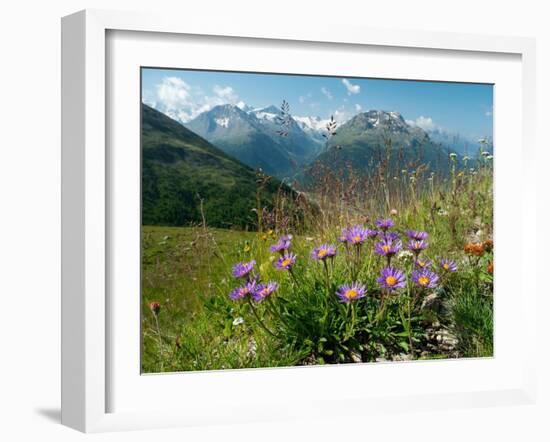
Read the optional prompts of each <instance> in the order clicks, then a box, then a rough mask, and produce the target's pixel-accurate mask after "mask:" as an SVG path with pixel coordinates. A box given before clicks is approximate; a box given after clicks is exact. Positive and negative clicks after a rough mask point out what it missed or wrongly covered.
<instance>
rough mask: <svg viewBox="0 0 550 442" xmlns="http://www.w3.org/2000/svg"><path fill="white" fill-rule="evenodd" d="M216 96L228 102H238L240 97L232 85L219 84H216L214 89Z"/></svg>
mask: <svg viewBox="0 0 550 442" xmlns="http://www.w3.org/2000/svg"><path fill="white" fill-rule="evenodd" d="M212 90H213V91H214V94H215V95H216V97H218V98H220V99H222V100H224V101H225V102H226V103H231V104H235V103H237V102H238V100H239V97H238V96H237V94H236V93H235V91H234V90H233V88H232V87H231V86H225V87H224V86H218V85H215V86H214V87H213V89H212Z"/></svg>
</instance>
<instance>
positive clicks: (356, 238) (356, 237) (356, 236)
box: [352, 235, 361, 242]
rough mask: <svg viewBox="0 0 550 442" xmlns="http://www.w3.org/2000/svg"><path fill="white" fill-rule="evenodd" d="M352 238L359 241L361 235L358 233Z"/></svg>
mask: <svg viewBox="0 0 550 442" xmlns="http://www.w3.org/2000/svg"><path fill="white" fill-rule="evenodd" d="M352 239H353V242H359V241H361V237H360V236H359V235H355V236H354V237H353V238H352Z"/></svg>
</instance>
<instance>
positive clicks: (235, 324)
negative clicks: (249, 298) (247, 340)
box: [233, 316, 244, 327]
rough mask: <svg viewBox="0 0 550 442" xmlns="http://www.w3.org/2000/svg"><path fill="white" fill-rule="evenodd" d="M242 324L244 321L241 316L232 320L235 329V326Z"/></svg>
mask: <svg viewBox="0 0 550 442" xmlns="http://www.w3.org/2000/svg"><path fill="white" fill-rule="evenodd" d="M243 322H244V319H243V317H242V316H239V317H238V318H235V319H233V325H234V326H235V327H236V326H237V325H241V324H242V323H243Z"/></svg>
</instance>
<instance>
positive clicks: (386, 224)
mask: <svg viewBox="0 0 550 442" xmlns="http://www.w3.org/2000/svg"><path fill="white" fill-rule="evenodd" d="M374 224H375V225H376V227H378V228H379V229H382V230H383V231H384V232H385V231H387V230H389V229H391V228H392V227H393V226H394V224H395V223H394V222H393V220H392V219H390V218H387V219H377V220H376V221H375V222H374Z"/></svg>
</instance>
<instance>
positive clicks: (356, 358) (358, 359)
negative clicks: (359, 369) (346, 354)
mask: <svg viewBox="0 0 550 442" xmlns="http://www.w3.org/2000/svg"><path fill="white" fill-rule="evenodd" d="M350 358H351V360H352V362H356V363H357V362H363V359H362V358H361V355H360V354H359V353H357V352H354V351H352V352H351V353H350Z"/></svg>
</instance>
